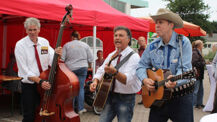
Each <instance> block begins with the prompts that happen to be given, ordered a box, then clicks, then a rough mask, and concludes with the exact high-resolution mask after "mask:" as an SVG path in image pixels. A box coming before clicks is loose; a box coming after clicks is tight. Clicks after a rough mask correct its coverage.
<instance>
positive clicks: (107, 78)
mask: <svg viewBox="0 0 217 122" xmlns="http://www.w3.org/2000/svg"><path fill="white" fill-rule="evenodd" d="M118 55H119V53H118V51H117V52H116V53H115V54H114V55H113V56H112V57H111V59H110V61H109V63H108V66H109V65H110V64H111V62H112V61H113V60H114V59H115V58H117V57H118ZM113 80H114V77H113V76H112V74H108V73H104V75H103V78H102V80H101V81H100V82H99V85H98V86H97V90H96V91H97V94H96V97H95V99H94V102H93V106H94V107H97V108H103V107H104V105H105V103H106V100H107V98H108V94H109V91H110V89H111V86H112V81H113Z"/></svg>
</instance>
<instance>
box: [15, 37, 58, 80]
mask: <svg viewBox="0 0 217 122" xmlns="http://www.w3.org/2000/svg"><path fill="white" fill-rule="evenodd" d="M37 51H38V54H39V59H40V62H41V67H42V70H43V71H44V70H46V69H48V65H50V66H51V63H52V61H53V56H54V50H53V48H52V47H50V45H49V42H48V40H46V39H45V38H42V37H38V42H37ZM15 57H16V61H17V67H18V76H19V77H22V78H23V79H22V82H23V83H30V84H33V83H34V82H33V81H29V80H28V77H33V76H39V75H40V72H39V69H38V65H37V60H36V58H35V49H34V43H33V42H32V41H31V40H30V38H29V36H26V37H24V38H22V39H21V40H19V41H18V42H17V43H16V46H15Z"/></svg>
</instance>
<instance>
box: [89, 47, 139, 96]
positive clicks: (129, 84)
mask: <svg viewBox="0 0 217 122" xmlns="http://www.w3.org/2000/svg"><path fill="white" fill-rule="evenodd" d="M131 51H133V49H131V48H130V47H127V48H125V49H124V50H123V51H122V52H121V53H120V54H121V55H122V56H121V59H120V61H121V60H123V59H124V58H125V57H126V56H127V55H128V54H129V53H130V52H131ZM115 52H116V50H115V51H113V52H112V53H110V54H109V55H108V56H107V58H106V59H105V61H104V63H103V65H102V66H101V67H99V68H98V69H97V72H96V74H95V75H94V77H93V79H94V78H97V79H99V80H100V79H102V76H103V74H104V67H105V64H107V63H108V62H109V60H110V58H111V56H112V55H114V53H115ZM117 60H118V58H116V59H114V60H113V61H112V62H111V65H112V66H116V63H117ZM139 60H140V57H139V55H138V54H137V53H134V54H133V55H132V56H131V57H130V58H129V59H128V61H126V62H125V63H124V64H123V65H122V66H121V67H120V69H119V72H121V73H123V74H124V75H126V77H127V79H126V84H123V83H121V82H119V81H118V80H117V79H116V81H115V82H116V83H115V89H114V92H115V93H121V94H132V93H136V92H138V91H139V90H140V89H141V82H140V81H139V79H138V78H137V76H136V68H137V64H138V62H139Z"/></svg>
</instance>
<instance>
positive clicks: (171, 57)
mask: <svg viewBox="0 0 217 122" xmlns="http://www.w3.org/2000/svg"><path fill="white" fill-rule="evenodd" d="M151 17H152V19H153V20H154V21H155V23H156V26H155V28H156V33H157V35H158V36H159V38H157V39H155V40H154V41H153V42H152V43H151V44H150V45H148V47H147V48H146V50H145V51H144V53H143V54H142V57H141V59H140V61H139V65H138V68H137V70H136V74H137V76H138V78H139V79H140V81H142V83H143V84H144V85H145V87H146V88H147V89H148V90H149V91H155V87H154V81H153V80H152V79H149V78H148V77H147V72H146V70H147V69H149V68H155V69H169V70H170V71H171V72H172V75H179V74H182V67H183V71H184V72H186V71H189V70H191V69H192V65H191V59H192V48H191V43H190V41H189V39H188V38H187V37H185V36H183V39H182V48H183V49H182V54H183V55H182V65H181V56H180V46H179V41H178V39H177V36H178V34H177V33H176V32H174V29H175V28H181V27H183V21H182V19H181V17H180V16H179V15H177V14H175V13H173V12H171V11H170V10H167V9H159V10H158V12H157V15H154V16H151ZM169 77H171V76H169ZM187 82H188V80H178V81H175V82H171V81H168V82H166V83H165V87H167V88H175V87H176V86H179V85H182V84H185V83H187ZM192 101H193V95H192V94H188V95H185V96H182V97H179V98H175V99H172V100H170V101H167V102H166V103H165V104H164V105H163V106H161V107H151V110H150V114H149V122H167V120H168V119H171V120H172V121H174V122H193V121H194V120H193V104H192Z"/></svg>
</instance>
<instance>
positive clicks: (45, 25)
mask: <svg viewBox="0 0 217 122" xmlns="http://www.w3.org/2000/svg"><path fill="white" fill-rule="evenodd" d="M67 4H72V6H73V15H72V16H73V20H72V21H71V23H72V25H70V26H68V28H67V30H65V31H64V35H63V44H64V43H65V42H67V41H69V40H70V32H71V31H72V30H78V31H79V32H80V34H81V36H82V37H85V36H92V35H96V33H94V34H93V30H94V32H96V27H97V37H98V38H100V39H101V40H102V41H103V49H104V55H105V56H107V54H108V53H109V52H111V51H112V50H114V46H113V36H112V35H113V32H112V28H113V27H115V26H117V25H123V26H126V27H128V28H130V29H131V30H133V36H134V38H137V37H138V36H140V35H144V36H146V33H147V32H148V29H149V24H148V21H146V20H141V19H137V18H134V17H130V16H127V15H125V14H124V13H121V12H119V11H117V10H116V9H113V8H112V7H110V6H109V5H107V4H106V3H105V2H104V1H102V0H31V1H30V0H4V1H1V4H0V13H1V14H0V15H1V16H0V18H1V19H0V38H1V39H2V41H1V43H2V50H3V51H2V53H0V57H3V60H0V63H1V64H2V66H1V67H2V68H5V64H6V63H5V62H6V61H5V60H6V59H7V60H8V57H9V53H7V52H6V51H5V50H7V51H8V52H10V50H11V48H13V47H14V45H15V43H16V41H18V40H19V39H21V38H22V37H24V36H25V35H26V34H25V30H24V28H23V21H24V20H25V17H36V18H40V19H42V28H41V33H40V36H42V37H45V38H47V39H48V40H49V41H50V43H51V45H52V46H53V47H54V45H55V43H56V39H57V35H58V30H59V22H58V21H61V19H62V17H63V15H64V14H65V9H64V8H65V6H66V5H67ZM50 20H51V21H50ZM108 27H109V28H108ZM12 35H13V36H12ZM5 48H6V49H5ZM4 57H7V58H6V59H4ZM1 61H3V62H1Z"/></svg>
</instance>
